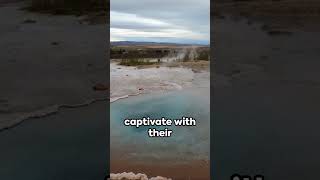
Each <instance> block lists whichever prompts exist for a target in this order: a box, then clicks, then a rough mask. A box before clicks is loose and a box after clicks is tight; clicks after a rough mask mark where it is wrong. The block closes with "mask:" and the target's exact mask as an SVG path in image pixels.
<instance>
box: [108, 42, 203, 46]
mask: <svg viewBox="0 0 320 180" xmlns="http://www.w3.org/2000/svg"><path fill="white" fill-rule="evenodd" d="M153 45H154V46H192V45H195V46H208V45H202V44H179V43H162V42H161V43H160V42H138V41H111V46H153Z"/></svg>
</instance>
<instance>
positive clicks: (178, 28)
mask: <svg viewBox="0 0 320 180" xmlns="http://www.w3.org/2000/svg"><path fill="white" fill-rule="evenodd" d="M110 15H111V40H134V39H135V37H134V36H135V35H137V37H136V38H137V39H138V40H150V39H152V40H156V41H157V40H159V41H163V40H171V39H174V41H190V42H209V39H210V37H209V36H210V35H209V34H210V19H209V18H210V1H209V0H161V1H159V0H138V1H132V0H111V14H110ZM121 32H123V33H124V32H125V33H127V34H123V35H121ZM165 33H167V34H168V35H167V36H166V34H165ZM144 36H145V38H144ZM173 36H176V37H173Z"/></svg>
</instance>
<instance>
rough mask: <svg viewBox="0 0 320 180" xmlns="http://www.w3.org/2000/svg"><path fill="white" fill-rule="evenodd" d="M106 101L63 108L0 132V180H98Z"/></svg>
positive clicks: (102, 165)
mask: <svg viewBox="0 0 320 180" xmlns="http://www.w3.org/2000/svg"><path fill="white" fill-rule="evenodd" d="M106 107H107V102H104V103H95V104H92V105H90V106H88V107H82V108H76V109H63V110H61V111H60V112H59V113H58V114H55V115H52V116H47V117H43V118H38V119H29V120H26V121H24V122H23V123H22V124H20V125H19V126H17V127H15V128H12V129H9V130H5V131H2V132H0V179H1V180H22V179H25V180H71V179H77V180H89V179H90V180H102V179H104V176H105V173H106V171H107V168H108V167H107V163H108V162H107V161H108V160H107V152H108V149H107V147H108V146H107V138H108V134H107V115H106V111H105V109H106Z"/></svg>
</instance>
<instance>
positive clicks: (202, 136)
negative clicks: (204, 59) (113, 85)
mask: <svg viewBox="0 0 320 180" xmlns="http://www.w3.org/2000/svg"><path fill="white" fill-rule="evenodd" d="M208 97H209V92H208V91H207V90H206V89H200V88H197V89H192V90H181V91H175V92H165V93H152V94H147V95H140V96H135V97H130V98H127V99H122V100H119V101H116V102H114V103H112V104H111V106H110V113H111V122H110V127H111V158H114V160H116V159H115V158H116V157H117V156H116V154H118V153H119V152H122V153H123V155H124V156H122V157H121V158H122V160H123V159H126V160H128V161H129V160H130V161H135V162H146V161H149V162H150V161H159V160H160V161H162V160H163V161H166V162H174V163H177V164H183V163H188V162H189V161H193V160H208V159H209V141H210V139H209V135H210V133H209V132H210V126H209V120H210V105H209V104H210V102H209V98H208ZM183 116H184V117H193V118H194V119H196V120H197V121H196V122H197V125H196V126H174V125H172V126H169V127H168V126H167V128H168V129H171V130H173V134H172V136H171V137H162V138H161V137H153V138H152V137H149V136H148V133H147V130H148V129H149V127H139V128H136V127H127V126H124V124H123V121H124V120H125V119H127V118H128V119H135V118H137V119H141V118H143V117H150V118H154V119H161V118H162V117H165V118H168V119H179V118H182V117H183ZM152 128H156V129H164V127H156V126H152ZM113 155H114V156H113ZM111 167H112V164H111Z"/></svg>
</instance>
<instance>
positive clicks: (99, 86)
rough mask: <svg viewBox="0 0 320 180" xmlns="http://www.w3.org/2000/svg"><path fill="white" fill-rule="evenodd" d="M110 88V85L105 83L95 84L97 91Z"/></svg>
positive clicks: (94, 88)
mask: <svg viewBox="0 0 320 180" xmlns="http://www.w3.org/2000/svg"><path fill="white" fill-rule="evenodd" d="M108 89H109V86H107V85H105V84H100V83H99V84H96V85H94V86H93V90H95V91H106V90H108Z"/></svg>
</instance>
